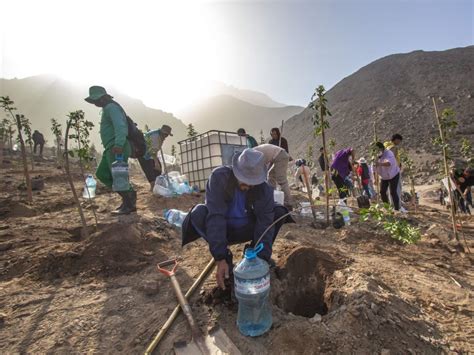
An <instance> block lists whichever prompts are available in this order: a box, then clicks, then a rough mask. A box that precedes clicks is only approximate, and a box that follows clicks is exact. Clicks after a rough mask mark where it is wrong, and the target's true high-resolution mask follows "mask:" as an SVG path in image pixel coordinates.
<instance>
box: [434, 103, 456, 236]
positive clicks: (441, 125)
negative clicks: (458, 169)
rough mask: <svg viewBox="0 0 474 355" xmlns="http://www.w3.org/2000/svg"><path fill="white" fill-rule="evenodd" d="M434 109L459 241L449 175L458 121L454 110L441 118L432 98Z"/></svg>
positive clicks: (437, 142)
mask: <svg viewBox="0 0 474 355" xmlns="http://www.w3.org/2000/svg"><path fill="white" fill-rule="evenodd" d="M432 101H433V107H434V111H435V118H436V123H437V124H438V129H439V136H438V137H436V138H435V139H434V140H433V143H434V144H435V145H436V146H439V147H440V148H441V149H442V152H443V163H444V175H445V177H446V179H447V180H448V194H449V202H450V204H451V223H452V227H453V233H454V236H455V237H456V240H457V241H459V236H458V231H457V228H456V206H455V204H454V203H455V202H454V194H453V190H452V185H451V177H450V173H449V164H448V162H449V160H450V159H451V156H450V145H449V138H450V137H451V135H452V133H453V131H454V129H455V128H456V127H457V121H456V120H455V119H454V111H453V110H452V109H445V110H443V112H442V114H441V117H440V115H439V113H438V106H437V105H436V100H435V98H434V97H432Z"/></svg>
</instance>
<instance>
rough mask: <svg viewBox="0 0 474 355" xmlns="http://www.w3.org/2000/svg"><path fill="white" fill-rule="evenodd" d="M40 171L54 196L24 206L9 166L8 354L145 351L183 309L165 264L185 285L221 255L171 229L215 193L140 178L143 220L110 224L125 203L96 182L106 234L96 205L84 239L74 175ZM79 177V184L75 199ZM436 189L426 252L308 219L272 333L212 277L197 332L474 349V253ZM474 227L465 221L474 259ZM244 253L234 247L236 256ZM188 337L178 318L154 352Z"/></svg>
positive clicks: (427, 218) (362, 227)
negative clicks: (217, 293)
mask: <svg viewBox="0 0 474 355" xmlns="http://www.w3.org/2000/svg"><path fill="white" fill-rule="evenodd" d="M34 175H41V176H42V177H43V178H44V181H45V188H44V189H43V190H42V191H37V192H35V193H34V202H33V204H32V205H27V204H26V203H25V196H24V192H23V191H21V190H18V189H17V187H18V185H20V184H21V182H22V171H21V168H20V166H19V165H17V162H16V161H12V163H11V164H9V165H7V166H6V167H5V168H3V169H2V170H1V176H2V179H1V180H0V310H1V311H0V312H1V314H0V352H1V353H86V352H87V353H127V354H135V353H143V352H144V350H145V349H146V347H147V346H148V344H149V343H150V342H151V340H152V339H153V337H154V336H155V334H156V333H157V332H158V330H159V329H160V327H161V326H162V325H163V324H164V322H165V321H166V319H167V318H168V316H169V315H170V313H171V312H172V310H173V309H174V307H175V306H176V304H177V302H176V298H175V296H174V293H173V290H172V288H171V284H170V282H169V280H168V279H167V278H166V277H165V276H163V275H161V274H159V273H158V272H157V270H156V264H157V263H158V262H160V261H163V260H166V259H169V258H170V257H173V256H179V257H180V258H181V263H180V266H179V271H178V274H177V277H178V280H179V282H180V284H181V286H182V288H183V290H186V289H188V288H189V286H190V285H191V284H192V283H193V280H194V279H195V278H196V277H197V275H199V273H200V272H201V270H202V269H203V268H204V267H205V265H206V264H207V263H208V261H209V260H210V255H209V253H208V251H207V246H206V245H205V243H203V242H202V241H198V242H196V243H193V244H191V245H189V246H186V247H185V248H182V247H181V242H180V233H179V231H178V230H176V229H174V228H172V227H171V226H169V225H168V224H167V223H166V222H165V221H164V219H163V218H162V217H161V216H162V210H163V209H164V208H168V207H174V208H179V209H183V210H186V209H189V208H190V207H192V206H193V205H194V204H196V203H199V202H201V201H203V199H204V196H203V195H194V196H186V197H177V198H170V199H165V198H160V197H156V196H153V195H151V194H150V192H149V191H148V184H147V183H146V182H145V180H144V178H143V177H142V176H141V175H140V174H139V173H138V172H137V173H135V174H134V175H133V182H134V183H135V184H136V186H137V187H138V201H139V202H138V213H137V215H136V216H132V217H127V218H122V219H117V218H112V217H110V211H111V210H113V209H114V208H115V207H117V205H118V204H119V199H118V196H116V195H115V194H114V193H112V192H110V191H107V190H106V189H104V188H102V187H99V188H98V196H97V198H96V199H95V202H94V204H95V207H96V209H97V215H98V227H97V228H94V227H93V224H94V223H93V221H94V218H93V215H92V210H91V207H90V206H85V207H86V215H87V220H88V222H89V225H90V226H91V227H90V235H89V237H87V238H83V237H81V234H80V223H79V216H78V213H77V210H76V208H75V206H74V203H73V200H72V195H71V191H70V189H69V187H68V185H67V182H66V179H65V177H64V174H63V172H62V171H61V170H60V169H56V167H55V166H54V164H53V163H51V162H41V163H39V164H37V166H36V167H35V171H34ZM80 178H81V176H80V175H79V174H77V175H75V182H76V186H77V189H78V191H79V190H80V189H81V187H82V186H81V185H82V183H81V181H80ZM436 187H437V186H436V185H434V186H424V187H420V188H419V191H420V193H421V198H422V199H421V204H422V205H421V206H420V207H419V208H418V209H417V211H416V212H415V211H414V210H411V211H410V214H409V215H408V217H407V218H408V219H409V220H410V221H411V223H413V224H414V225H417V226H418V227H420V228H421V230H422V232H423V238H422V240H421V241H420V242H418V243H417V244H416V245H409V246H408V245H402V244H400V243H398V242H395V241H394V240H392V239H390V237H389V236H388V235H387V234H386V233H385V232H383V231H381V230H380V229H379V228H378V227H377V226H376V225H374V224H372V223H367V222H364V223H362V222H358V221H357V216H356V215H354V216H353V219H352V221H353V223H352V224H351V226H350V227H347V228H343V229H340V230H335V229H333V228H332V227H331V228H327V229H325V230H322V229H314V228H313V227H312V226H311V223H310V222H311V221H310V220H307V219H305V218H302V217H298V218H297V222H298V223H297V224H296V225H286V226H284V227H283V229H282V231H281V232H280V235H279V237H278V238H277V241H276V244H275V246H274V258H275V260H276V261H277V267H276V268H275V269H274V270H272V281H271V282H272V294H271V297H272V303H273V316H274V323H273V327H272V329H271V331H270V332H268V333H267V334H265V335H264V336H261V337H258V338H247V337H244V336H242V335H240V334H239V332H238V330H237V328H236V326H235V321H236V311H237V304H236V303H235V302H233V301H232V300H228V299H227V300H225V299H224V300H222V299H218V298H215V297H214V293H213V289H214V287H215V281H214V275H211V276H210V277H209V278H208V279H207V280H206V281H205V282H204V284H203V286H202V288H201V289H200V290H198V291H197V292H196V293H195V295H194V296H193V297H192V298H191V301H190V303H191V306H192V309H193V312H194V313H195V317H196V318H197V320H198V323H199V325H200V327H201V328H202V329H203V330H206V329H208V328H209V327H212V326H213V325H215V324H219V325H220V326H221V327H222V328H223V329H224V330H225V332H226V333H227V334H228V336H229V337H230V338H231V339H232V341H233V342H234V343H235V344H236V345H237V347H238V348H239V349H240V350H241V352H242V353H245V354H254V353H255V354H256V353H260V354H334V353H341V354H346V353H357V354H369V353H373V354H384V355H386V354H407V353H411V354H431V353H451V354H455V353H458V354H461V353H463V354H467V353H470V352H472V351H474V336H473V334H474V322H473V314H474V313H473V312H474V304H473V302H472V291H473V280H474V278H473V276H474V275H473V267H472V262H473V258H472V254H469V253H468V252H467V251H466V252H465V253H464V252H460V251H459V248H458V247H457V245H456V243H454V242H453V241H452V240H450V239H449V232H448V230H449V218H448V214H447V213H446V211H444V210H442V209H441V208H440V207H439V206H437V205H436V203H435V198H436V196H435V194H434V193H433V190H434V189H435V188H436ZM297 194H298V193H297V192H295V197H296V198H298V199H303V197H302V196H296V195H297ZM473 222H474V221H473V219H472V217H471V218H470V219H469V218H467V217H466V218H463V232H464V233H463V234H464V237H465V238H466V241H467V246H468V247H470V250H471V251H473V250H474V232H473V231H474V223H473ZM241 249H242V248H241V247H236V248H234V255H235V256H236V259H239V255H241ZM183 339H184V340H189V339H190V331H189V327H188V325H187V323H186V321H185V319H184V317H183V316H182V315H180V316H179V317H178V319H177V321H176V322H175V324H174V325H173V327H172V328H171V330H170V331H169V333H168V335H167V336H166V337H165V338H164V340H163V341H162V342H161V343H160V345H159V346H158V348H157V349H156V350H155V353H156V354H167V353H172V348H173V344H174V343H175V342H176V341H178V340H183Z"/></svg>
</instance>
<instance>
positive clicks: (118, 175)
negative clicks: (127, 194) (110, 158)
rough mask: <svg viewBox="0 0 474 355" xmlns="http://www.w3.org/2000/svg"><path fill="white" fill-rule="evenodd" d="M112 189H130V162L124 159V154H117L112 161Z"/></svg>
mask: <svg viewBox="0 0 474 355" xmlns="http://www.w3.org/2000/svg"><path fill="white" fill-rule="evenodd" d="M112 180H113V183H112V190H113V191H129V190H130V181H129V177H128V163H126V162H124V161H123V155H122V154H117V155H116V156H115V161H114V162H113V163H112Z"/></svg>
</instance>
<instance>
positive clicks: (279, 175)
mask: <svg viewBox="0 0 474 355" xmlns="http://www.w3.org/2000/svg"><path fill="white" fill-rule="evenodd" d="M289 160H290V156H289V155H288V153H287V152H285V151H281V152H280V153H279V154H278V155H277V156H276V158H275V160H274V161H273V166H272V167H271V168H270V170H269V171H268V183H269V184H270V185H272V186H273V188H276V187H277V184H278V185H280V187H281V190H282V191H283V193H284V194H285V205H286V206H291V204H292V199H291V193H290V186H289V185H288V176H287V172H288V162H289Z"/></svg>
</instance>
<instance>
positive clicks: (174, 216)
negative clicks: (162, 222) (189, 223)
mask: <svg viewBox="0 0 474 355" xmlns="http://www.w3.org/2000/svg"><path fill="white" fill-rule="evenodd" d="M187 215H188V214H187V213H186V212H183V211H180V210H175V209H171V210H165V211H164V216H165V219H166V220H167V221H168V223H169V224H172V225H174V226H176V227H178V228H181V227H182V225H183V222H184V219H185V218H186V216H187Z"/></svg>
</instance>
